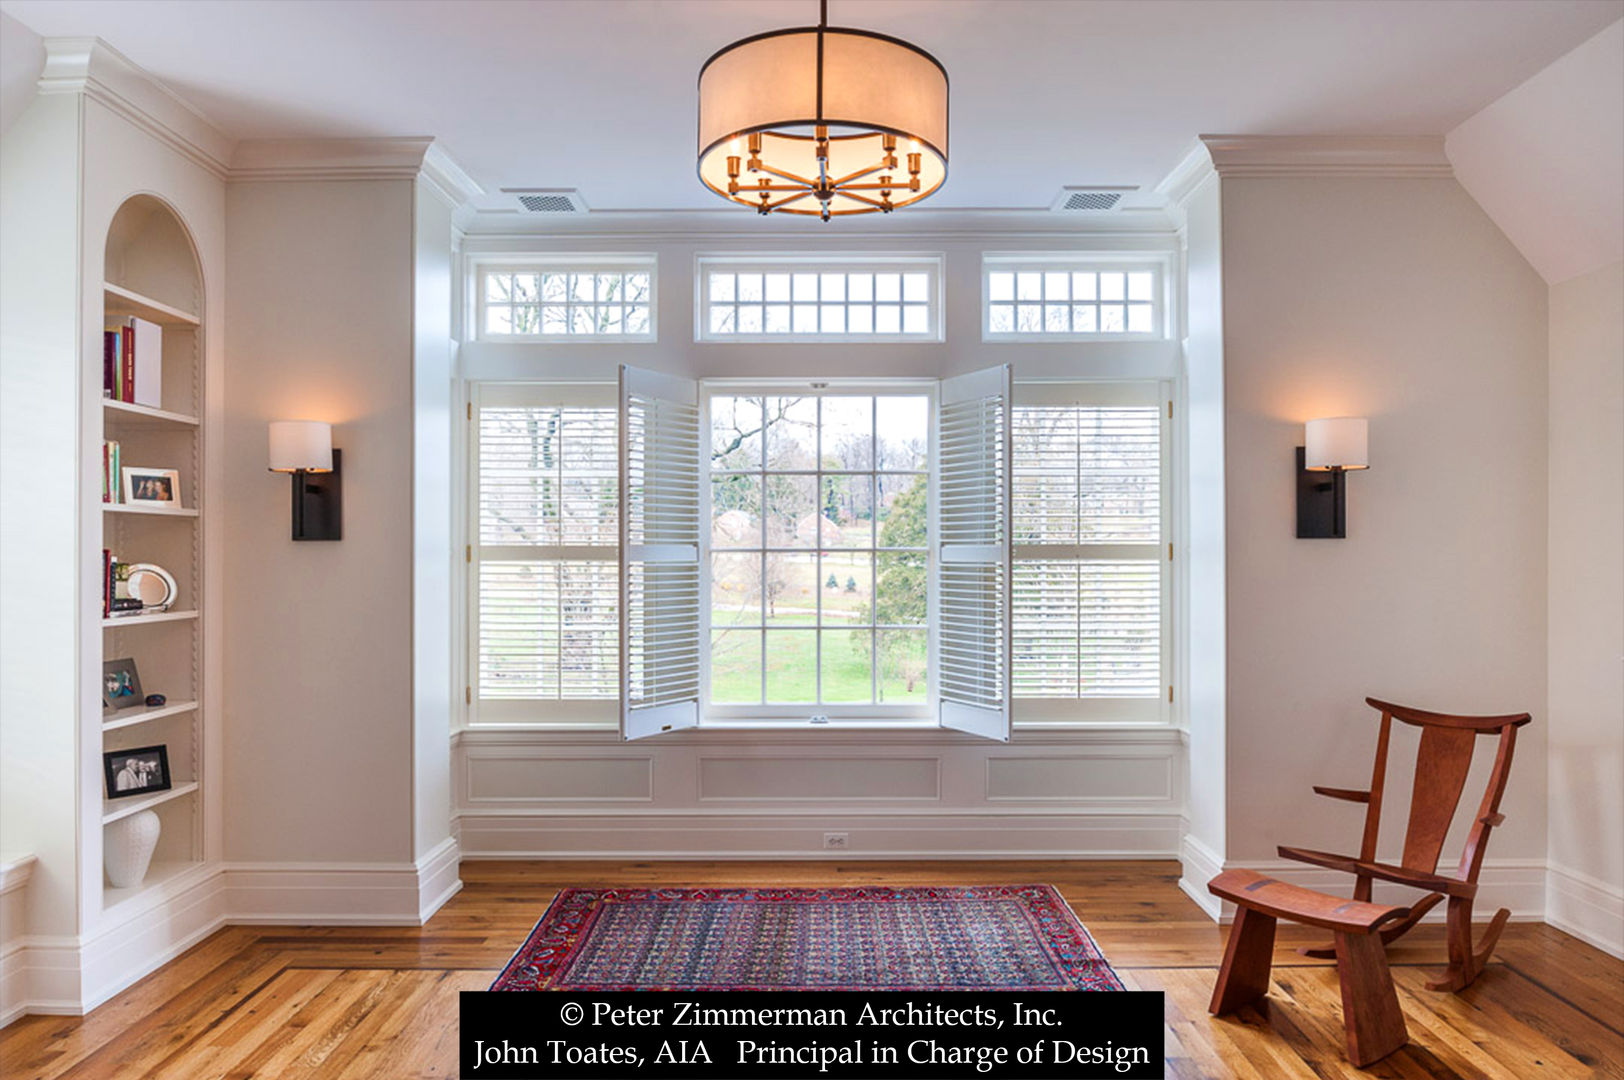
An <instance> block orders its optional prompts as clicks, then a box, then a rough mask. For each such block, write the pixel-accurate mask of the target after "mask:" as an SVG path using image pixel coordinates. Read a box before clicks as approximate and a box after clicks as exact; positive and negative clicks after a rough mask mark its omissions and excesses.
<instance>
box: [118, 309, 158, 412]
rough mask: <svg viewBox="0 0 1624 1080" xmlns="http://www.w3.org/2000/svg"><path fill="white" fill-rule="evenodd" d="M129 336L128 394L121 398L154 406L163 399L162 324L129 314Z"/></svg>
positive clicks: (156, 406) (154, 407) (138, 403)
mask: <svg viewBox="0 0 1624 1080" xmlns="http://www.w3.org/2000/svg"><path fill="white" fill-rule="evenodd" d="M130 337H131V339H132V341H131V347H130V368H131V371H130V396H129V397H128V398H126V399H125V400H126V401H133V402H134V403H135V404H137V405H146V406H148V407H149V408H153V409H156V408H158V407H159V403H160V402H161V401H162V400H163V388H164V387H163V382H164V328H163V327H161V326H159V325H158V324H157V323H154V322H148V321H147V320H145V319H138V318H132V319H131V320H130Z"/></svg>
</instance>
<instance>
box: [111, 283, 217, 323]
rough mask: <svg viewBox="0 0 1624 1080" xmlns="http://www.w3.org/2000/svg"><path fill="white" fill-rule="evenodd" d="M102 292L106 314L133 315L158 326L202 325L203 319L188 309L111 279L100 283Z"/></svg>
mask: <svg viewBox="0 0 1624 1080" xmlns="http://www.w3.org/2000/svg"><path fill="white" fill-rule="evenodd" d="M102 292H103V294H104V295H105V297H106V299H105V300H104V302H103V303H104V306H105V308H106V309H107V314H108V315H110V316H111V315H134V316H136V317H137V318H141V319H145V320H147V321H148V322H154V323H157V324H158V325H159V326H202V325H203V320H202V319H200V318H198V317H197V316H196V315H193V314H192V313H191V312H189V311H182V310H181V309H180V308H178V307H171V306H170V305H168V304H166V303H164V302H163V301H161V300H154V299H152V298H151V297H150V296H142V295H141V294H140V293H138V292H136V291H135V290H134V289H126V288H124V287H123V286H122V285H114V284H113V283H112V282H111V281H105V282H103V283H102Z"/></svg>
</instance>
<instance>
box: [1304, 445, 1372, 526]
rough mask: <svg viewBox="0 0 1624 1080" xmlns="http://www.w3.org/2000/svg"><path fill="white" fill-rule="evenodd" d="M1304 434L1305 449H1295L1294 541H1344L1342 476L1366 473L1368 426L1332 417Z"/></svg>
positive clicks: (1368, 448)
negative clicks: (1295, 515) (1355, 472)
mask: <svg viewBox="0 0 1624 1080" xmlns="http://www.w3.org/2000/svg"><path fill="white" fill-rule="evenodd" d="M1304 428H1305V438H1304V442H1306V443H1307V445H1306V446H1299V447H1297V538H1298V539H1299V540H1319V539H1337V540H1341V539H1343V538H1345V537H1346V536H1347V535H1348V506H1347V492H1346V491H1345V490H1344V488H1343V482H1344V476H1343V474H1344V473H1346V472H1348V471H1349V470H1352V469H1368V468H1370V423H1369V421H1367V420H1365V419H1364V418H1363V417H1356V416H1338V417H1334V418H1331V419H1326V420H1310V421H1309V422H1308V423H1307V424H1306V425H1304Z"/></svg>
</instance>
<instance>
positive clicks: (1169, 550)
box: [1167, 543, 1173, 562]
mask: <svg viewBox="0 0 1624 1080" xmlns="http://www.w3.org/2000/svg"><path fill="white" fill-rule="evenodd" d="M1167 561H1168V562H1172V561H1173V545H1172V544H1171V543H1169V544H1168V545H1167Z"/></svg>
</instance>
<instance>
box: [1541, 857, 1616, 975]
mask: <svg viewBox="0 0 1624 1080" xmlns="http://www.w3.org/2000/svg"><path fill="white" fill-rule="evenodd" d="M1545 921H1546V922H1547V923H1550V924H1551V925H1552V926H1554V927H1556V928H1557V929H1558V930H1561V931H1562V932H1564V933H1567V934H1572V935H1573V936H1574V937H1576V938H1578V939H1579V940H1580V941H1582V942H1584V943H1585V944H1587V945H1594V946H1595V947H1596V948H1598V949H1600V950H1601V951H1602V952H1605V953H1607V954H1609V955H1611V956H1616V957H1619V958H1620V959H1624V889H1620V888H1619V887H1618V886H1616V885H1609V884H1607V883H1606V882H1604V881H1600V880H1597V879H1596V878H1593V877H1591V876H1590V875H1589V874H1581V873H1579V872H1578V871H1577V870H1570V869H1568V868H1567V867H1565V866H1557V865H1556V864H1554V863H1549V864H1547V865H1546V868H1545Z"/></svg>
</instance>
